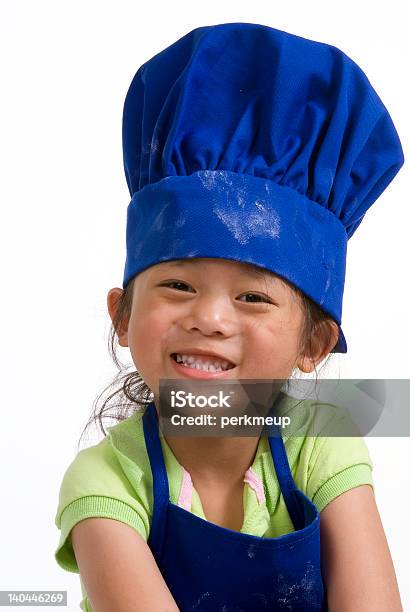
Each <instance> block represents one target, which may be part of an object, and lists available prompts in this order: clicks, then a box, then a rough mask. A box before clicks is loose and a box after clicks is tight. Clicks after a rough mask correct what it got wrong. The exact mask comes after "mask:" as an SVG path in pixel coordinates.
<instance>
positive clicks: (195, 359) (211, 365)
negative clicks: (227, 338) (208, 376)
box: [171, 353, 236, 372]
mask: <svg viewBox="0 0 410 612" xmlns="http://www.w3.org/2000/svg"><path fill="white" fill-rule="evenodd" d="M171 359H173V360H174V361H175V362H176V363H178V364H179V365H180V366H184V367H186V368H190V369H192V370H201V371H202V372H226V371H227V370H233V369H234V368H235V367H236V366H235V364H233V363H231V362H229V361H227V360H226V361H225V360H221V359H217V358H216V357H215V358H213V357H212V356H211V355H210V356H209V357H208V358H205V356H202V355H180V354H178V353H171Z"/></svg>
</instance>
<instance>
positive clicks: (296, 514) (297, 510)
mask: <svg viewBox="0 0 410 612" xmlns="http://www.w3.org/2000/svg"><path fill="white" fill-rule="evenodd" d="M275 428H276V431H277V435H275V436H268V439H269V445H270V449H271V453H272V459H273V464H274V466H275V471H276V476H277V479H278V482H279V486H280V488H281V491H282V495H283V498H284V500H285V504H286V508H287V510H288V513H289V516H290V518H291V520H292V523H293V527H294V529H295V531H297V530H299V529H303V528H304V527H305V517H304V512H303V508H302V506H301V503H300V499H299V496H298V495H297V486H296V484H295V481H294V480H293V476H292V471H291V469H290V465H289V461H288V456H287V454H286V448H285V444H284V442H283V438H282V435H281V432H280V430H279V428H278V426H277V425H276V424H275Z"/></svg>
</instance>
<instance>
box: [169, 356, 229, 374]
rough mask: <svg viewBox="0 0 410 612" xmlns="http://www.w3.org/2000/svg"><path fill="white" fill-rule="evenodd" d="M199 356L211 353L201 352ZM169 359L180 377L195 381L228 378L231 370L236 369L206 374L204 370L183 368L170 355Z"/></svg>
mask: <svg viewBox="0 0 410 612" xmlns="http://www.w3.org/2000/svg"><path fill="white" fill-rule="evenodd" d="M180 354H181V353H180ZM182 354H183V355H185V354H188V353H182ZM193 354H197V355H199V354H200V353H193ZM201 354H202V355H211V353H204V352H203V351H202V353H201ZM212 355H213V356H214V357H216V356H217V355H215V354H214V353H212ZM169 358H170V360H171V362H172V365H173V366H174V369H175V370H176V371H177V372H178V374H181V375H182V376H185V377H186V378H197V379H204V378H212V379H213V378H230V374H231V372H233V370H235V369H236V366H235V367H233V368H231V369H230V370H223V371H222V372H206V371H205V370H197V369H196V368H190V367H188V366H184V365H183V364H182V363H177V362H176V361H175V360H174V359H173V358H172V353H171V355H170V356H169ZM226 361H227V360H226ZM231 363H232V362H231Z"/></svg>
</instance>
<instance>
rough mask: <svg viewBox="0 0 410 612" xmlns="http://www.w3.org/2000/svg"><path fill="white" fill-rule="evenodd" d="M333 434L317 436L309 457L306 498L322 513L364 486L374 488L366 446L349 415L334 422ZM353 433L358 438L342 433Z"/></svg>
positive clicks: (371, 465) (371, 467)
mask: <svg viewBox="0 0 410 612" xmlns="http://www.w3.org/2000/svg"><path fill="white" fill-rule="evenodd" d="M331 431H332V435H325V434H326V431H323V432H322V435H320V436H317V437H316V438H315V441H314V445H313V450H312V453H311V456H310V461H309V469H308V478H307V495H308V497H309V498H310V499H311V500H312V501H313V503H314V504H315V505H316V506H317V508H318V510H319V512H321V511H322V510H323V509H324V508H325V507H326V506H327V505H328V504H329V503H330V502H331V501H332V500H333V499H335V498H336V497H338V496H339V495H341V494H342V493H344V492H346V491H348V490H350V489H353V488H355V487H358V486H361V485H365V484H367V485H370V486H371V487H372V488H373V489H374V482H373V476H372V470H373V463H372V461H371V459H370V455H369V451H368V448H367V445H366V443H365V441H364V439H363V437H362V436H361V435H360V432H359V430H358V429H357V427H356V426H355V425H354V423H353V421H352V420H351V418H350V416H349V414H348V413H345V414H344V415H343V416H342V418H338V419H337V421H336V422H333V423H332V427H331ZM349 431H351V432H352V433H354V434H355V435H352V436H346V435H340V434H341V433H345V432H349Z"/></svg>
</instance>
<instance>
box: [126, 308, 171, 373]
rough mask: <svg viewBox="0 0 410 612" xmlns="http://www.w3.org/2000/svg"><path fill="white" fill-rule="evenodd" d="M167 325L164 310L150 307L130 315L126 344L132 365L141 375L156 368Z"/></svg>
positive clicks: (167, 321) (168, 323) (167, 328)
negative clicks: (127, 344)
mask: <svg viewBox="0 0 410 612" xmlns="http://www.w3.org/2000/svg"><path fill="white" fill-rule="evenodd" d="M169 325H170V322H169V319H168V318H167V313H166V312H164V309H161V310H160V309H155V308H152V307H151V308H150V309H144V310H143V311H142V310H140V311H135V313H133V314H132V316H131V319H130V324H129V328H128V343H129V347H130V351H131V354H132V358H133V361H134V364H135V366H136V368H137V369H138V370H139V372H140V373H141V374H142V375H144V373H145V372H147V373H148V372H150V371H151V370H154V369H155V368H156V367H157V365H158V363H159V361H160V359H161V346H162V344H163V342H164V341H166V337H167V333H168V330H169Z"/></svg>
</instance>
